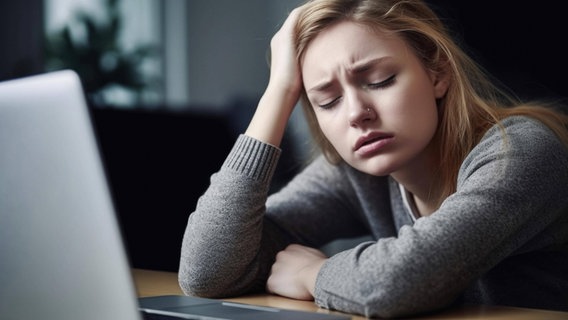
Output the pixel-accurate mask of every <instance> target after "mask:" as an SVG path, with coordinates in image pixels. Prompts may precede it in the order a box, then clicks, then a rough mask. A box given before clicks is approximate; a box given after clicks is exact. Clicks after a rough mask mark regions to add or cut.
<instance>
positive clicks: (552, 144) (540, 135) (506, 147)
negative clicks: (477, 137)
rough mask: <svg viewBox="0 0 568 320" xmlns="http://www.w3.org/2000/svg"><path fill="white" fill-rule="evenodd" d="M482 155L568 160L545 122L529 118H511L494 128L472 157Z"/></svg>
mask: <svg viewBox="0 0 568 320" xmlns="http://www.w3.org/2000/svg"><path fill="white" fill-rule="evenodd" d="M481 154H494V155H495V154H500V155H501V156H503V155H508V156H515V155H525V156H529V157H531V158H532V157H536V158H540V157H543V156H545V155H550V154H556V156H560V157H567V156H568V149H567V147H566V146H565V145H564V144H563V143H562V141H560V139H559V138H558V137H557V136H556V134H555V133H554V132H553V131H552V130H551V129H550V128H548V127H547V126H546V125H545V124H543V123H542V122H540V121H538V120H536V119H533V118H530V117H526V116H512V117H508V118H505V119H503V120H502V121H501V123H500V124H499V125H494V126H493V127H491V128H490V129H489V130H488V131H487V132H486V133H485V135H484V136H483V138H482V139H481V141H480V142H479V144H478V145H477V146H476V147H475V148H474V149H473V150H472V152H471V154H470V156H472V155H474V156H477V155H481Z"/></svg>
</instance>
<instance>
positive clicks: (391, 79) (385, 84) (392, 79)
mask: <svg viewBox="0 0 568 320" xmlns="http://www.w3.org/2000/svg"><path fill="white" fill-rule="evenodd" d="M395 80H396V75H394V74H393V75H392V76H390V77H388V78H387V79H386V80H384V81H381V82H376V83H369V84H367V85H366V87H367V88H369V89H383V88H387V87H389V86H391V85H393V84H394V83H395Z"/></svg>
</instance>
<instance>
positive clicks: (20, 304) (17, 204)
mask: <svg viewBox="0 0 568 320" xmlns="http://www.w3.org/2000/svg"><path fill="white" fill-rule="evenodd" d="M0 319H10V320H18V319H57V320H67V319H73V320H76V319H82V320H90V319H93V320H94V319H96V320H100V319H106V320H111V319H120V320H142V319H248V320H254V319H304V320H309V319H322V320H325V319H348V317H345V316H342V315H335V314H325V313H317V312H302V311H292V310H285V309H277V308H267V307H261V306H252V305H246V304H237V303H229V302H224V301H222V300H217V299H204V298H198V297H190V296H158V297H148V298H137V295H136V288H135V285H134V282H133V279H132V276H131V269H130V265H129V261H128V256H127V252H126V250H125V246H124V243H123V239H122V235H121V230H120V226H119V222H118V219H117V216H116V214H115V208H114V205H113V201H112V196H111V190H110V189H109V185H108V182H107V177H106V173H105V170H104V166H103V161H102V158H101V155H100V153H99V148H98V144H97V138H96V133H95V132H94V130H93V126H92V123H91V118H90V115H89V110H88V108H87V105H86V102H85V98H84V95H83V89H82V86H81V81H80V79H79V77H78V75H77V74H76V73H75V72H73V71H70V70H64V71H56V72H50V73H45V74H41V75H35V76H29V77H26V78H21V79H16V80H10V81H5V82H1V83H0Z"/></svg>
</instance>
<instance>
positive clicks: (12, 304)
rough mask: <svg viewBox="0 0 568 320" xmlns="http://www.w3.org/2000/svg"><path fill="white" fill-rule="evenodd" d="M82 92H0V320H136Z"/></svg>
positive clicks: (18, 85) (54, 84)
mask: <svg viewBox="0 0 568 320" xmlns="http://www.w3.org/2000/svg"><path fill="white" fill-rule="evenodd" d="M137 307H138V306H137V300H136V294H135V289H134V285H133V282H132V280H131V274H130V269H129V265H128V261H127V258H126V254H125V251H124V246H123V243H122V239H121V235H120V232H119V227H118V224H117V221H116V217H115V213H114V208H113V204H112V201H111V197H110V194H109V190H108V185H107V181H106V177H105V174H104V170H103V167H102V164H101V159H100V156H99V153H98V147H97V143H96V140H95V136H94V133H93V131H92V126H91V122H90V118H89V115H88V110H87V107H86V104H85V101H84V97H83V91H82V88H81V84H80V81H79V78H78V77H77V75H76V74H75V73H74V72H72V71H59V72H53V73H48V74H44V75H39V76H33V77H28V78H23V79H19V80H12V81H8V82H4V83H0V319H58V320H64V319H74V320H76V319H97V320H100V319H124V320H129V319H139V314H138V308H137Z"/></svg>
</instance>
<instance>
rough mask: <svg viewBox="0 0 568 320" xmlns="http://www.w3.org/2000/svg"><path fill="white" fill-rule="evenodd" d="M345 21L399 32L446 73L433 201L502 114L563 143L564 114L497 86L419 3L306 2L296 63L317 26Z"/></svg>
mask: <svg viewBox="0 0 568 320" xmlns="http://www.w3.org/2000/svg"><path fill="white" fill-rule="evenodd" d="M345 20H348V21H353V22H354V23H357V24H360V25H363V26H366V27H369V28H371V29H373V30H380V31H381V32H388V33H391V34H395V35H398V36H400V37H401V38H402V39H403V40H404V41H405V42H406V44H407V45H408V46H409V47H410V48H411V49H412V50H413V52H414V53H415V54H416V56H417V57H418V58H419V59H420V60H421V61H422V63H423V65H424V66H425V68H426V69H428V70H430V71H431V72H435V73H445V75H446V76H447V77H448V79H449V83H450V85H449V88H448V91H447V93H446V95H445V96H444V97H443V98H442V99H440V100H439V101H438V106H439V110H440V111H439V112H440V117H439V119H440V120H439V121H440V122H439V126H438V130H437V132H436V135H435V137H434V141H435V142H436V144H435V146H436V147H437V149H438V151H439V159H438V160H439V163H440V165H439V168H440V172H439V174H440V176H441V178H442V188H443V190H442V193H441V195H440V197H439V199H437V200H438V204H440V203H441V202H442V201H443V200H444V199H445V198H446V197H448V196H449V195H450V194H452V193H453V192H455V189H456V184H457V175H458V171H459V167H460V166H461V163H462V162H463V160H464V159H465V157H466V156H467V154H468V153H469V152H470V151H471V150H472V149H473V147H475V145H476V144H478V143H479V141H480V139H481V138H482V136H483V134H484V133H485V132H486V131H487V129H489V128H490V127H491V126H493V125H495V124H497V125H501V124H500V120H502V119H503V118H505V117H507V116H511V115H525V116H529V117H533V118H536V119H538V120H540V121H541V122H543V123H544V124H546V125H547V126H548V127H550V128H551V129H552V130H553V131H554V132H555V133H556V134H557V135H558V136H559V138H560V139H561V140H562V141H563V142H564V144H565V145H567V146H568V130H567V128H568V117H567V116H566V115H564V114H561V113H558V112H555V111H553V110H552V109H551V108H549V107H545V106H544V103H539V104H537V103H532V104H522V105H521V103H520V101H518V100H517V99H516V98H514V97H513V96H512V95H509V94H508V93H506V92H505V91H503V90H502V89H500V88H499V87H498V86H497V85H496V84H495V83H494V82H492V81H491V78H490V77H489V75H488V73H487V72H486V71H485V70H484V69H483V68H482V67H481V66H479V65H478V64H477V63H476V62H475V61H473V60H472V59H471V58H470V57H469V55H467V54H466V53H465V52H464V51H463V50H462V49H461V48H460V47H459V46H458V45H457V44H456V42H455V41H454V40H453V39H452V37H451V36H450V34H449V33H448V32H447V30H446V29H445V26H444V25H443V24H442V22H441V21H440V19H439V18H438V16H437V15H436V14H435V13H434V11H433V10H432V9H431V8H430V7H428V6H427V5H426V4H425V3H424V2H422V1H418V0H402V1H396V0H312V1H309V2H308V3H307V4H306V6H305V8H304V10H303V11H302V13H301V15H300V17H299V20H298V23H297V25H296V29H295V36H296V38H295V40H296V43H295V45H296V52H297V57H298V61H301V59H302V57H303V55H304V53H305V51H306V49H307V47H308V45H309V44H310V42H311V41H312V40H313V39H314V38H315V37H316V36H317V35H318V34H319V33H320V32H321V31H322V30H324V29H326V28H328V27H329V26H331V25H333V24H336V23H337V22H339V21H345ZM301 100H302V104H303V108H304V113H305V116H306V118H307V122H308V125H309V127H310V130H311V132H312V135H313V138H314V140H315V142H316V144H317V145H318V146H319V147H320V149H321V151H322V152H323V154H324V155H325V157H326V158H327V159H328V161H329V162H331V163H334V164H338V163H340V162H341V161H342V159H341V157H340V156H339V154H338V153H337V151H336V150H335V149H334V147H333V146H332V145H331V143H330V142H329V141H328V140H327V138H326V137H325V136H324V134H323V132H322V131H321V129H320V127H319V124H318V122H317V119H316V116H315V113H314V110H313V108H312V106H311V104H310V102H309V100H308V98H307V95H306V92H305V90H304V91H303V93H302V97H301ZM512 106H517V107H514V108H512Z"/></svg>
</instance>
